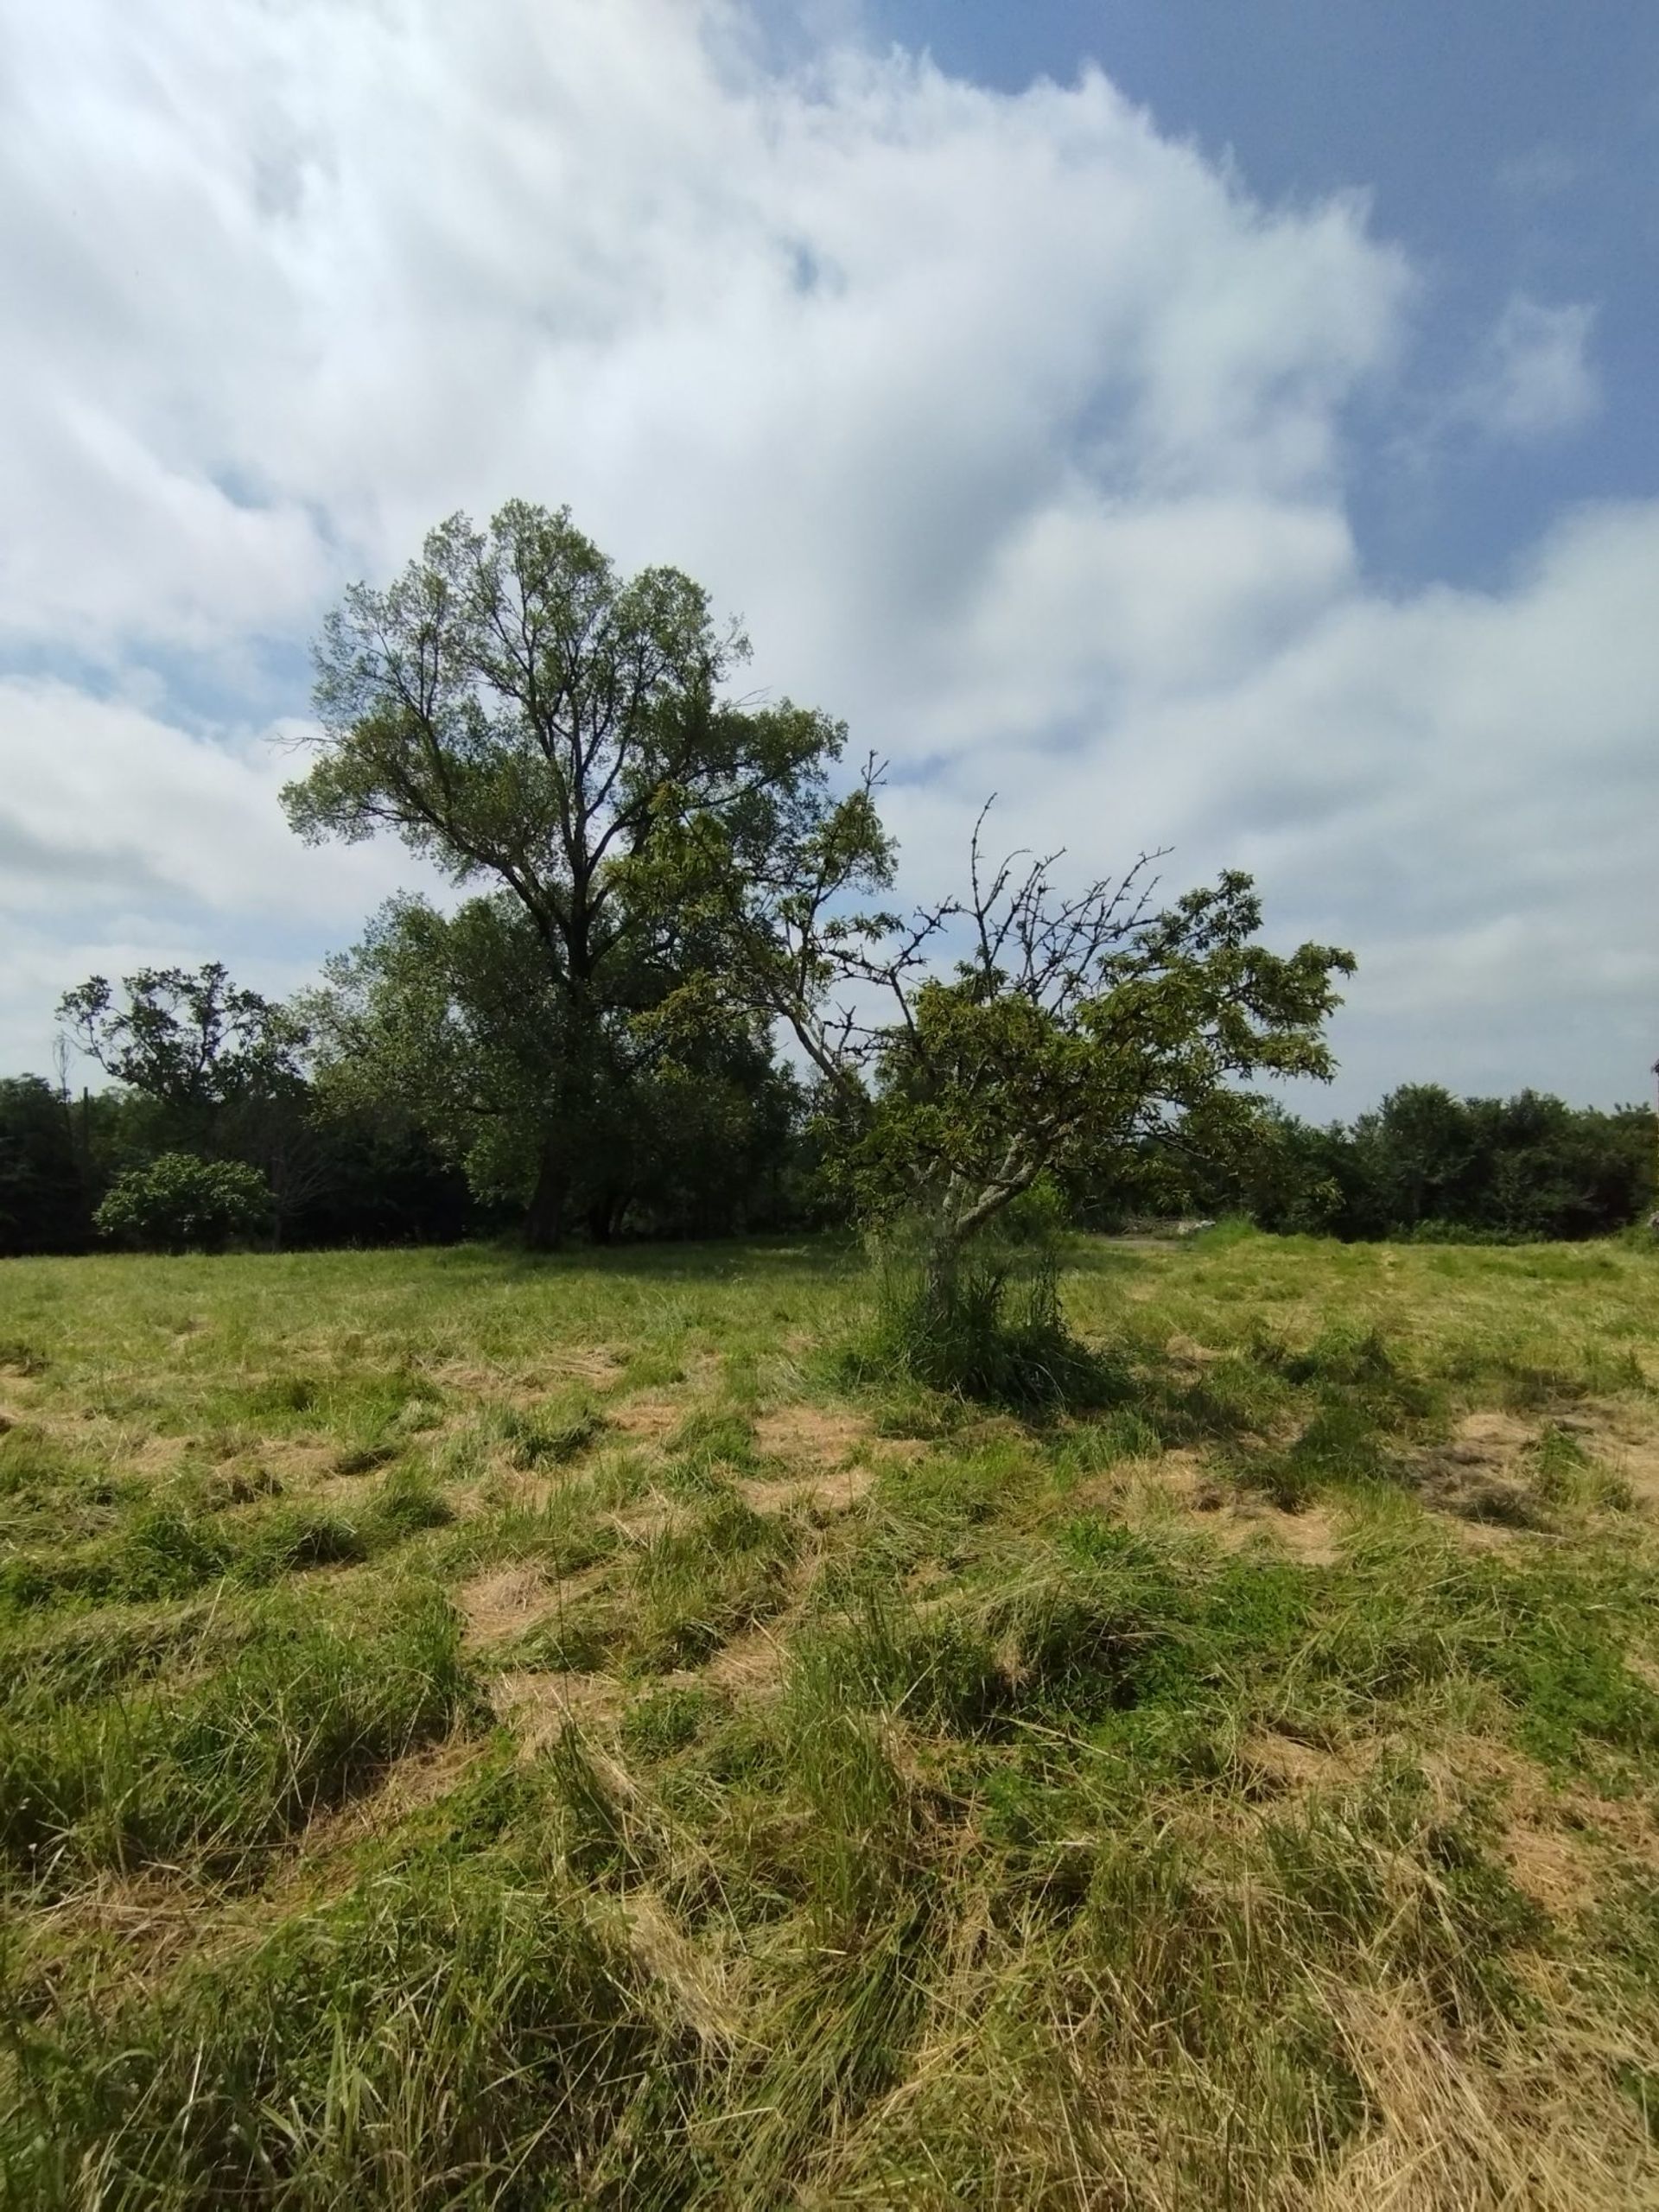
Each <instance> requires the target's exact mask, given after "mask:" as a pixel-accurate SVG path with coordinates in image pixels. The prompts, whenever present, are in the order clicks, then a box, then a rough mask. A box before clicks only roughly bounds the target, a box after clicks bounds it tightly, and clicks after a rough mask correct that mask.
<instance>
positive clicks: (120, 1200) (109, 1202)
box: [97, 1152, 270, 1252]
mask: <svg viewBox="0 0 1659 2212" xmlns="http://www.w3.org/2000/svg"><path fill="white" fill-rule="evenodd" d="M269 1220H270V1187H269V1185H267V1184H266V1183H265V1181H264V1178H263V1177H262V1176H261V1175H260V1174H259V1173H257V1170H255V1169H254V1168H251V1167H249V1166H245V1165H244V1164H243V1163H242V1162H241V1161H239V1160H201V1159H199V1158H197V1157H196V1155H195V1154H193V1153H188V1152H168V1153H163V1154H162V1156H161V1157H160V1159H158V1160H151V1161H150V1163H149V1166H146V1167H136V1168H133V1169H131V1170H130V1172H129V1173H126V1174H125V1175H123V1176H121V1177H120V1178H119V1179H118V1181H117V1182H116V1183H115V1184H114V1185H113V1186H112V1187H111V1190H110V1192H109V1194H108V1196H107V1197H106V1198H105V1200H104V1203H103V1204H102V1205H100V1206H99V1209H98V1214H97V1221H98V1226H99V1230H101V1231H102V1232H103V1234H104V1235H105V1236H108V1237H111V1238H112V1239H113V1240H114V1241H115V1242H116V1243H122V1244H133V1245H137V1246H138V1247H139V1248H140V1249H143V1250H146V1251H162V1252H186V1251H201V1252H219V1251H222V1250H223V1249H224V1248H225V1246H226V1244H228V1243H232V1242H235V1241H238V1240H242V1239H251V1238H253V1237H256V1236H258V1235H259V1234H260V1233H261V1231H262V1230H264V1228H265V1227H266V1226H267V1224H268V1223H269Z"/></svg>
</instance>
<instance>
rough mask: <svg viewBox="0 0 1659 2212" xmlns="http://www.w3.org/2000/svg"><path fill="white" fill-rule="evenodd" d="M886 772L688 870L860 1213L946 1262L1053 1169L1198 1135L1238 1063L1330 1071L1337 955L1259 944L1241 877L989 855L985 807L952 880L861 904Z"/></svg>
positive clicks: (1061, 1174) (1249, 888)
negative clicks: (832, 1133) (741, 862)
mask: <svg viewBox="0 0 1659 2212" xmlns="http://www.w3.org/2000/svg"><path fill="white" fill-rule="evenodd" d="M879 785H880V770H879V768H878V767H877V766H876V765H875V763H874V761H871V762H870V763H868V764H867V766H866V770H865V775H864V779H863V784H862V787H861V793H860V794H858V795H856V800H855V802H849V804H848V806H847V807H846V808H844V809H843V810H842V815H841V816H840V817H838V819H837V820H836V822H835V823H829V824H818V823H814V824H806V825H804V827H803V830H802V833H801V834H800V835H799V836H795V837H790V836H779V837H778V838H777V839H775V840H774V842H773V843H772V846H771V847H770V849H769V851H768V855H767V860H766V867H765V868H763V869H760V870H751V871H749V872H748V873H747V874H743V873H742V872H741V871H736V870H733V869H730V868H714V867H709V866H705V867H704V868H702V871H701V879H702V880H703V881H704V882H705V883H706V884H707V885H708V886H709V889H710V893H711V895H712V896H713V897H714V898H715V899H718V900H723V901H724V902H725V903H724V907H723V914H722V919H723V924H724V926H725V927H726V929H727V930H728V931H729V932H730V933H731V936H732V938H734V942H735V944H736V947H737V948H738V949H737V950H736V951H735V952H734V957H732V958H731V959H730V960H729V961H728V963H727V972H728V974H729V975H730V976H734V977H737V978H741V979H744V981H745V982H746V983H747V984H748V985H749V986H750V987H751V988H753V989H754V990H755V992H756V995H757V998H756V1002H757V1003H758V1004H760V1006H762V1007H764V1008H765V1010H766V1012H768V1013H769V1014H771V1015H772V1016H773V1017H774V1018H775V1019H778V1020H782V1021H784V1022H786V1023H787V1024H788V1025H789V1027H791V1029H792V1031H793V1032H794V1033H795V1036H796V1037H797V1039H798V1041H799V1044H800V1046H801V1049H802V1051H803V1052H804V1053H805V1054H806V1056H807V1058H808V1059H809V1060H810V1062H811V1064H812V1065H813V1066H814V1068H815V1069H816V1070H817V1073H818V1076H819V1077H820V1078H821V1081H822V1086H823V1096H824V1098H825V1101H826V1103H827V1107H828V1110H829V1114H830V1116H831V1118H832V1119H833V1121H834V1122H835V1124H836V1128H837V1130H838V1133H839V1138H840V1145H841V1151H842V1159H843V1161H844V1164H845V1168H846V1172H847V1173H848V1174H849V1177H850V1179H851V1181H852V1184H853V1185H854V1187H855V1191H856V1192H857V1195H858V1197H859V1198H860V1200H861V1204H862V1206H863V1209H864V1211H866V1212H867V1214H868V1215H869V1216H872V1217H875V1218H877V1219H882V1218H891V1217H894V1216H896V1215H898V1214H900V1213H908V1214H911V1215H912V1216H916V1217H920V1218H921V1219H922V1220H923V1221H924V1222H925V1224H926V1225H927V1231H928V1235H929V1237H930V1240H931V1244H932V1247H933V1249H934V1251H935V1253H936V1255H938V1257H939V1258H940V1259H941V1260H946V1259H948V1257H949V1255H951V1254H952V1253H954V1252H956V1251H958V1250H960V1249H962V1248H963V1246H964V1245H965V1244H967V1243H968V1242H969V1240H970V1239H971V1238H973V1237H974V1236H976V1234H977V1233H978V1232H979V1231H981V1230H983V1229H985V1228H986V1227H987V1226H988V1224H990V1223H992V1222H994V1221H995V1219H996V1218H997V1217H998V1216H999V1215H1001V1214H1002V1213H1003V1212H1004V1211H1005V1210H1006V1209H1007V1207H1008V1206H1010V1205H1012V1204H1013V1203H1014V1201H1015V1200H1016V1199H1018V1198H1020V1197H1021V1195H1022V1194H1023V1193H1024V1192H1027V1191H1029V1190H1031V1189H1032V1188H1033V1185H1036V1184H1037V1183H1038V1182H1039V1180H1040V1179H1042V1178H1043V1177H1044V1176H1046V1175H1052V1176H1055V1177H1058V1178H1061V1179H1067V1178H1070V1177H1071V1176H1074V1175H1076V1174H1077V1173H1079V1172H1080V1171H1084V1170H1097V1169H1098V1167H1099V1165H1100V1163H1101V1162H1102V1161H1103V1160H1110V1159H1111V1158H1112V1157H1114V1156H1115V1155H1119V1156H1122V1157H1124V1158H1128V1156H1129V1155H1130V1154H1132V1153H1135V1152H1136V1151H1143V1150H1144V1149H1145V1147H1147V1145H1149V1144H1150V1145H1154V1146H1156V1145H1158V1144H1168V1145H1172V1146H1181V1145H1192V1144H1193V1143H1194V1142H1204V1143H1206V1144H1214V1143H1215V1142H1217V1141H1219V1140H1220V1139H1222V1138H1223V1137H1224V1135H1227V1134H1229V1133H1230V1132H1232V1131H1234V1130H1236V1129H1237V1128H1241V1127H1242V1126H1243V1122H1244V1120H1245V1108H1246V1104H1247V1100H1246V1097H1245V1094H1244V1092H1243V1085H1245V1084H1248V1083H1249V1081H1251V1080H1252V1079H1253V1078H1255V1077H1261V1076H1311V1077H1316V1078H1320V1079H1324V1078H1328V1077H1329V1076H1330V1075H1331V1073H1332V1069H1333V1065H1334V1064H1333V1062H1332V1056H1331V1051H1330V1047H1329V1045H1328V1043H1327V1041H1326V1039H1325V1022H1326V1020H1327V1019H1328V1017H1329V1016H1330V1014H1332V1011H1333V1009H1334V1008H1335V1007H1337V1006H1338V1004H1339V1003H1340V1001H1339V998H1338V992H1337V988H1336V984H1337V979H1338V977H1341V976H1347V975H1350V974H1351V973H1352V970H1353V967H1354V962H1353V958H1352V957H1351V954H1349V953H1347V952H1344V951H1343V950H1340V949H1339V948H1338V947H1336V946H1333V945H1326V944H1302V945H1300V946H1298V947H1297V948H1296V949H1295V950H1294V951H1292V952H1288V953H1278V952H1275V951H1274V950H1271V949H1270V948H1269V947H1268V945H1267V944H1264V943H1263V942H1262V938H1261V934H1260V932H1261V928H1262V906H1261V901H1260V899H1259V898H1258V897H1257V895H1256V892H1255V887H1254V884H1253V883H1252V881H1251V879H1250V878H1249V876H1248V875H1245V874H1240V873H1238V872H1237V871H1233V870H1230V871H1228V872H1227V873H1226V874H1223V875H1222V876H1221V877H1220V878H1219V879H1218V880H1217V882H1216V883H1214V884H1213V885H1211V886H1209V887H1204V888H1201V889H1198V890H1194V891H1191V892H1188V893H1185V895H1184V896H1182V897H1180V898H1179V899H1176V900H1175V902H1174V903H1173V905H1172V906H1159V905H1158V904H1157V901H1156V892H1157V878H1156V875H1155V873H1154V868H1155V863H1156V861H1157V859H1158V858H1159V857H1160V855H1151V854H1147V855H1141V857H1140V858H1139V859H1137V860H1136V861H1135V862H1134V864H1133V865H1132V866H1131V867H1130V868H1128V871H1127V872H1126V873H1125V874H1122V875H1121V876H1117V877H1110V878H1099V879H1096V880H1092V881H1090V882H1088V883H1086V884H1084V885H1083V886H1082V887H1079V888H1076V889H1068V888H1066V887H1065V885H1064V883H1063V882H1062V880H1061V878H1060V875H1059V874H1058V864H1059V862H1060V860H1061V858H1062V855H1061V854H1059V853H1058V852H1056V853H1052V854H1047V855H1043V856H1041V857H1031V856H1028V855H1020V854H1014V855H1010V856H1009V857H1008V858H1007V859H1005V860H1004V861H1001V863H1000V864H996V865H993V864H989V863H988V861H986V858H985V853H984V845H983V833H984V825H985V820H986V813H985V812H984V811H982V813H981V816H980V818H979V822H978V823H977V825H976V829H975V832H974V836H973V840H972V842H971V846H970V849H969V858H968V868H967V876H968V881H967V887H966V888H965V889H964V890H963V892H961V893H958V894H957V895H954V896H952V897H950V898H946V899H941V900H939V901H938V902H937V903H935V904H933V905H931V906H922V907H920V908H918V909H917V910H916V911H915V912H913V913H912V914H911V915H910V916H909V917H908V918H901V917H899V916H898V915H896V914H894V913H892V912H887V911H882V910H872V909H869V908H867V907H865V906H861V904H860V903H859V902H860V900H861V899H863V898H865V897H868V895H870V894H872V893H878V892H880V891H881V890H884V889H885V888H886V887H887V884H888V883H889V882H890V880H891V874H892V862H891V855H890V850H889V849H888V848H887V845H886V844H885V842H884V841H883V840H882V839H881V838H880V833H879V824H878V823H877V820H876V816H875V794H876V791H877V789H878V788H879ZM987 811H988V810H987ZM698 879H699V870H698V868H697V867H696V865H695V864H693V865H690V866H689V867H688V868H687V871H686V880H687V884H688V887H689V886H690V885H692V884H694V883H695V882H696V880H698Z"/></svg>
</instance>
